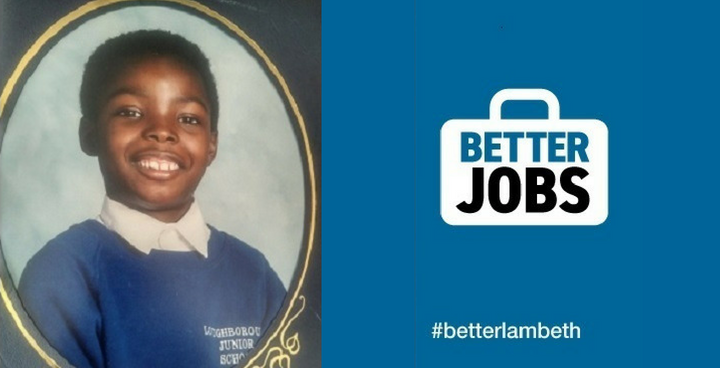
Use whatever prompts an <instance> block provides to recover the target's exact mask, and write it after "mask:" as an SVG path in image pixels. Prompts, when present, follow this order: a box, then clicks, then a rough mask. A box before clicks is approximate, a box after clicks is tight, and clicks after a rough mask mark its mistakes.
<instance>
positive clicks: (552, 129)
mask: <svg viewBox="0 0 720 368" xmlns="http://www.w3.org/2000/svg"><path fill="white" fill-rule="evenodd" d="M510 100H539V101H544V102H545V103H546V104H547V105H548V119H547V120H545V119H522V120H519V119H517V120H516V119H502V117H501V107H502V104H503V103H504V102H505V101H510ZM440 135H441V214H442V218H443V219H444V220H445V222H447V223H448V224H450V225H599V224H602V223H603V222H604V221H605V219H606V218H607V215H608V130H607V126H606V125H605V123H603V122H602V121H600V120H592V119H587V120H585V119H582V120H580V119H560V103H559V102H558V99H557V97H555V95H554V94H553V93H552V92H550V91H548V90H544V89H504V90H502V91H499V92H498V93H496V94H495V96H493V98H492V100H491V101H490V118H489V119H487V120H481V119H463V120H459V119H452V120H449V121H447V122H445V124H443V127H442V129H441V132H440Z"/></svg>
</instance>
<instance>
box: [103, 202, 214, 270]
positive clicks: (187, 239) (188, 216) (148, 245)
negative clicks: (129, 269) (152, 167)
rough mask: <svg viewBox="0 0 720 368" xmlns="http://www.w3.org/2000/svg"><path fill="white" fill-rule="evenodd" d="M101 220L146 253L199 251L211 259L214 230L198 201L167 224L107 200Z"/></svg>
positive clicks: (104, 203)
mask: <svg viewBox="0 0 720 368" xmlns="http://www.w3.org/2000/svg"><path fill="white" fill-rule="evenodd" d="M99 220H100V222H102V223H103V224H104V225H105V227H107V228H108V229H109V230H112V231H114V232H116V233H118V234H120V236H122V237H123V238H124V239H125V240H127V242H128V243H130V245H132V246H133V247H135V248H137V249H138V250H139V251H141V252H143V253H145V254H148V253H150V251H151V250H153V249H158V250H169V251H177V252H191V251H196V252H198V253H200V254H202V255H203V257H205V258H207V256H208V254H207V253H208V251H207V248H208V240H210V228H208V226H207V224H206V223H205V220H204V219H203V216H202V213H201V212H200V206H198V205H197V202H193V204H192V205H191V206H190V209H189V210H188V211H187V213H185V215H184V216H183V217H182V218H181V219H180V220H179V221H178V222H174V223H165V222H162V221H159V220H156V219H155V218H153V217H151V216H148V215H146V214H144V213H142V212H139V211H136V210H133V209H131V208H129V207H127V206H125V205H124V204H122V203H120V202H117V201H114V200H112V199H110V198H108V197H105V201H104V202H103V206H102V211H101V212H100V216H99Z"/></svg>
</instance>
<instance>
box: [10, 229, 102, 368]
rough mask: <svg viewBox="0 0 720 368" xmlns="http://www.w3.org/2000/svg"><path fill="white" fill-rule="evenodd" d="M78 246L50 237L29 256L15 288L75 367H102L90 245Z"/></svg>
mask: <svg viewBox="0 0 720 368" xmlns="http://www.w3.org/2000/svg"><path fill="white" fill-rule="evenodd" d="M81 245H82V244H81ZM79 248H80V249H78V246H77V244H71V243H66V242H64V241H63V239H58V238H56V239H54V240H51V241H50V243H48V244H47V245H46V246H45V247H44V248H43V249H42V250H41V251H40V252H39V253H37V254H36V255H35V256H34V257H33V258H32V259H31V260H30V262H28V264H27V266H26V268H25V270H24V272H23V275H22V278H21V280H20V286H19V293H20V298H21V300H22V303H23V305H24V307H25V309H26V310H27V312H28V314H29V315H30V318H31V319H32V320H33V321H34V322H35V325H36V326H37V327H38V329H39V330H40V332H41V333H42V335H43V336H44V337H45V338H46V339H47V340H48V342H49V343H50V345H52V346H53V347H54V348H55V349H56V350H57V351H58V352H59V353H60V354H61V355H62V356H63V357H65V358H66V359H67V360H68V361H69V362H70V363H71V364H72V365H73V366H75V367H77V368H86V367H87V368H101V367H104V358H103V353H102V347H101V341H100V337H99V336H100V333H101V328H102V326H101V321H102V320H101V315H100V311H99V307H98V301H97V274H96V273H97V270H96V269H95V265H94V261H93V260H94V253H95V251H94V250H92V247H89V248H90V249H88V247H79ZM88 250H89V251H90V254H86V253H85V252H86V251H88Z"/></svg>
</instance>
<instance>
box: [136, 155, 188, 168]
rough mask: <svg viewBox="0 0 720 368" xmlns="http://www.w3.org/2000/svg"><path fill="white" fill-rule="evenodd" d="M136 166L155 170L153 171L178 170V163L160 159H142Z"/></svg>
mask: <svg viewBox="0 0 720 368" xmlns="http://www.w3.org/2000/svg"><path fill="white" fill-rule="evenodd" d="M137 164H138V166H140V167H142V168H143V169H148V170H155V171H177V170H180V165H178V164H177V163H176V162H174V161H168V160H162V159H148V158H146V159H142V160H140V161H138V163H137Z"/></svg>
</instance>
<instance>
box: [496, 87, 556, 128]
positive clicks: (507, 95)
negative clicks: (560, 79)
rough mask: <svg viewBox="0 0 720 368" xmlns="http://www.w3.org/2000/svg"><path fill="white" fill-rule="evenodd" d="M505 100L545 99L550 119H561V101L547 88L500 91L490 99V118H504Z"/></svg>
mask: <svg viewBox="0 0 720 368" xmlns="http://www.w3.org/2000/svg"><path fill="white" fill-rule="evenodd" d="M505 101H544V102H545V103H546V104H547V105H548V120H560V102H558V99H557V97H555V95H554V94H553V93H552V92H550V91H548V90H546V89H542V88H507V89H503V90H500V91H498V92H497V93H496V94H495V96H493V98H492V99H491V100H490V120H502V104H503V103H504V102H505Z"/></svg>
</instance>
